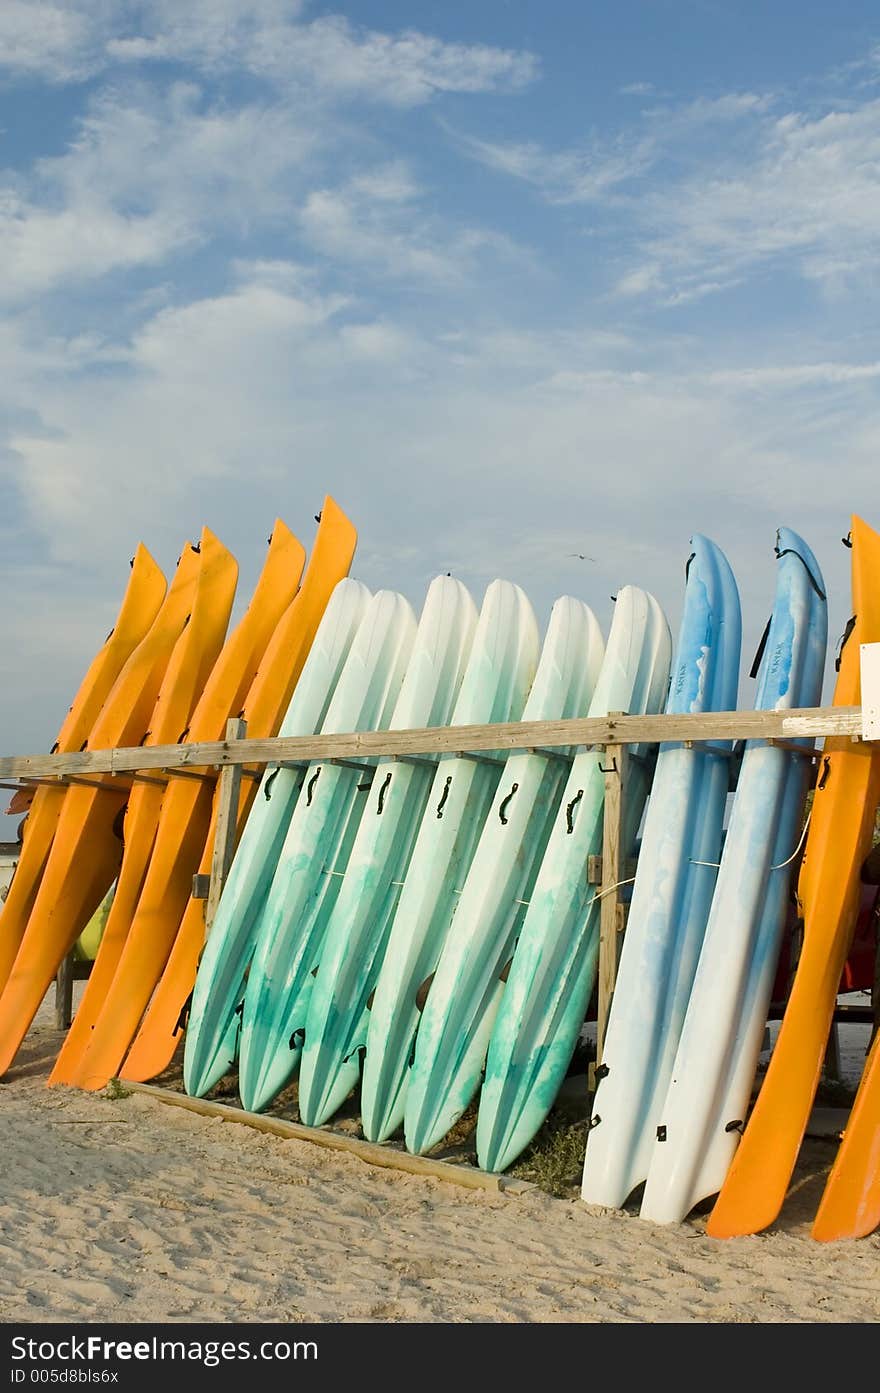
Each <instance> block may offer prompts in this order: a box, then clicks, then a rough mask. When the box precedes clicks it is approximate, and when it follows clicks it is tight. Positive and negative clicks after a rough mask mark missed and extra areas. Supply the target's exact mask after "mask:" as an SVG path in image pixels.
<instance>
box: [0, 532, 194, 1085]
mask: <svg viewBox="0 0 880 1393" xmlns="http://www.w3.org/2000/svg"><path fill="white" fill-rule="evenodd" d="M200 563H201V559H200V557H199V554H198V552H197V551H196V550H195V549H194V548H193V547H192V546H191V545H190V544H189V543H187V544H186V546H185V547H184V550H183V553H182V555H181V557H180V560H179V561H178V564H177V568H176V571H175V575H174V579H173V581H172V583H171V586H170V587H169V590H168V593H167V595H166V596H165V600H164V601H163V604H162V607H161V609H160V610H159V612H158V614H157V616H156V618H155V620H154V621H153V623H152V625H151V626H150V629H149V631H148V633H147V634H146V636H145V637H144V638H143V639H142V640H141V642H140V643H139V644H138V646H137V648H136V649H135V650H134V652H133V653H132V654H131V656H130V658H129V659H128V661H127V663H126V664H125V665H124V667H123V669H122V671H121V672H120V674H119V676H118V678H117V679H116V682H115V683H114V685H113V689H112V691H111V692H110V695H109V696H108V697H107V700H106V702H105V703H104V706H103V707H102V709H101V713H100V715H99V717H98V719H97V721H96V722H95V724H94V725H93V727H92V730H91V733H90V735H89V740H88V747H89V748H92V749H110V748H115V747H118V746H131V745H137V744H139V743H140V742H141V740H143V739H144V737H145V735H146V732H147V729H148V727H149V721H150V716H151V714H152V711H153V707H154V706H155V704H156V698H157V697H158V695H159V687H160V685H161V683H162V679H163V677H164V675H165V669H166V668H167V666H168V663H169V660H170V658H171V653H172V650H173V648H174V645H175V643H176V642H177V640H178V638H179V637H180V634H181V633H182V631H183V629H184V626H185V625H186V622H187V619H188V617H189V613H190V610H191V608H192V602H193V598H194V596H195V590H196V583H197V580H198V573H199V567H200ZM127 798H128V786H127V785H126V784H122V786H121V788H120V789H119V791H118V792H117V791H116V788H115V786H114V782H113V780H112V779H108V778H107V777H106V776H101V775H98V776H96V778H95V780H93V781H92V782H90V783H88V784H86V783H76V784H71V785H70V786H69V787H68V788H67V791H66V793H65V796H64V803H63V806H62V808H61V813H60V815H59V818H58V823H57V826H56V829H55V836H54V839H53V841H52V847H51V850H50V852H49V856H48V858H47V861H46V865H45V869H44V871H43V876H42V879H41V881H40V887H39V890H38V891H37V895H36V898H35V900H34V905H33V908H32V910H31V913H30V915H29V917H28V921H27V927H26V928H25V931H24V934H23V936H22V940H21V944H20V946H19V949H18V953H17V954H16V957H15V961H14V963H13V965H12V968H11V971H10V973H9V977H8V979H7V981H6V985H5V986H4V988H3V992H2V995H0V1073H5V1071H6V1070H7V1069H8V1068H9V1066H10V1064H11V1063H12V1061H13V1059H14V1058H15V1055H16V1053H17V1052H18V1047H19V1045H20V1044H21V1042H22V1040H23V1039H24V1037H25V1035H26V1033H27V1030H28V1027H29V1026H30V1023H31V1021H32V1020H33V1018H34V1016H35V1015H36V1012H37V1010H38V1008H39V1005H40V1002H41V1001H42V1000H43V997H44V996H45V994H46V991H47V989H48V987H49V984H50V983H51V981H52V978H53V977H54V975H55V973H56V972H57V971H58V966H59V964H60V963H61V961H62V959H63V958H64V956H65V954H67V953H68V952H69V951H70V949H71V947H72V946H73V944H74V942H75V941H76V939H77V937H78V936H79V934H80V933H81V932H82V930H83V929H84V928H85V926H86V924H87V923H88V922H89V919H90V918H91V916H92V915H93V914H94V912H95V910H96V909H97V908H98V905H99V904H100V903H101V900H102V899H103V898H104V896H105V895H106V893H107V891H108V890H109V888H110V886H111V885H112V883H113V880H114V879H115V877H116V873H117V871H118V869H119V862H120V859H121V853H122V844H121V841H120V840H119V838H118V836H116V835H115V834H114V826H115V823H116V820H117V818H118V817H119V815H120V814H121V812H122V809H123V808H124V807H125V804H126V801H127Z"/></svg>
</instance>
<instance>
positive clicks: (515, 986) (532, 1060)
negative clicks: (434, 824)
mask: <svg viewBox="0 0 880 1393" xmlns="http://www.w3.org/2000/svg"><path fill="white" fill-rule="evenodd" d="M671 650H672V642H671V636H670V633H669V626H668V624H667V622H666V618H665V616H664V615H663V612H662V610H661V609H660V606H659V605H658V603H657V601H656V600H655V599H654V598H653V596H652V595H649V594H648V593H647V592H646V591H644V590H639V589H638V588H636V587H635V586H629V585H628V586H624V587H623V588H622V589H621V590H620V591H619V592H618V595H617V602H616V605H615V610H614V619H613V622H612V625H611V632H610V634H609V636H608V648H607V651H606V654H605V661H604V663H603V664H602V671H601V674H600V676H599V681H598V683H597V685H596V690H595V693H594V696H593V700H592V702H591V704H590V711H589V714H590V715H591V716H603V715H606V714H607V713H608V712H609V711H624V712H627V713H628V714H630V715H637V714H642V713H654V712H657V711H660V710H662V708H663V704H664V702H665V700H666V694H667V690H668V686H669V668H670V661H671ZM634 753H635V758H634V759H631V760H630V766H629V768H630V774H629V777H628V780H627V785H626V796H625V803H624V807H625V823H626V825H625V841H626V843H627V845H628V849H629V850H630V851H631V850H632V849H633V847H634V843H635V838H636V833H637V831H638V826H639V822H640V821H641V816H642V811H643V808H644V804H645V799H646V796H647V793H648V787H649V783H650V766H649V765H648V764H646V763H645V761H644V759H642V758H641V757H640V751H639V750H638V749H637V750H636V751H635V752H634ZM603 759H604V756H603V754H602V753H601V752H600V751H595V750H584V751H582V752H581V753H580V754H578V755H577V757H576V758H575V760H574V762H573V764H572V767H571V772H570V774H569V777H568V780H567V782H566V785H565V789H564V791H563V793H562V796H561V798H560V800H559V804H558V807H557V810H556V815H555V819H554V822H553V828H552V832H551V834H550V839H549V842H548V845H547V850H546V853H545V855H544V859H543V861H542V863H541V868H540V872H539V874H538V877H537V880H536V883H535V885H534V887H533V889H532V892H531V895H530V896H529V900H530V903H529V906H528V909H527V911H526V915H525V920H524V922H523V926H522V932H521V933H520V937H519V942H518V943H517V945H516V949H515V951H514V952H513V955H512V956H513V960H512V962H511V964H510V970H509V973H508V975H507V983H506V985H505V986H503V987H501V986H500V985H499V988H498V991H499V993H503V995H502V997H501V1004H500V1009H499V1011H498V1014H497V1017H496V1019H495V1022H494V1028H493V1031H492V1037H491V1040H490V1043H489V1049H488V1055H487V1058H486V1076H485V1079H484V1082H483V1088H482V1093H481V1095H480V1108H479V1114H478V1117H477V1156H478V1159H479V1162H480V1165H481V1166H482V1167H483V1168H484V1169H486V1170H503V1169H504V1168H505V1167H506V1166H507V1165H509V1164H510V1162H511V1161H512V1160H513V1159H514V1157H515V1156H517V1155H518V1154H519V1152H520V1151H521V1150H522V1149H523V1147H524V1146H526V1145H527V1144H528V1142H529V1141H530V1140H531V1139H532V1137H533V1136H534V1134H535V1132H536V1131H537V1130H538V1127H539V1126H540V1125H541V1123H542V1122H543V1120H544V1118H545V1117H546V1115H547V1113H548V1112H549V1110H550V1107H551V1105H552V1103H553V1101H554V1099H555V1097H556V1094H557V1092H558V1090H559V1086H560V1084H561V1083H562V1080H563V1078H564V1077H565V1071H566V1069H567V1067H568V1064H569V1062H570V1060H571V1057H572V1054H573V1053H574V1049H575V1045H576V1044H577V1037H578V1033H579V1031H580V1029H581V1027H582V1025H583V1022H584V1017H585V1015H586V1011H587V1006H588V1005H589V1000H590V995H591V993H592V989H593V984H594V981H595V975H596V961H597V955H598V938H599V904H598V901H597V899H596V890H595V887H593V886H591V885H589V884H588V883H587V876H586V867H587V859H588V857H589V856H591V855H596V854H598V853H599V852H600V851H601V850H602V830H603V818H604V806H605V776H604V774H603V772H602V766H603Z"/></svg>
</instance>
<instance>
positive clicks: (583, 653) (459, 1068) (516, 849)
mask: <svg viewBox="0 0 880 1393" xmlns="http://www.w3.org/2000/svg"><path fill="white" fill-rule="evenodd" d="M603 650H604V642H603V639H602V634H601V630H600V628H599V625H598V623H597V621H596V618H595V616H594V614H593V613H592V611H591V610H590V609H589V608H588V607H587V606H586V605H585V604H583V603H582V602H581V601H579V600H574V599H572V598H571V597H570V596H563V597H562V598H561V599H560V600H557V602H556V604H555V605H554V606H553V610H552V613H551V616H550V623H549V625H548V628H547V635H546V637H545V640H544V645H543V648H542V650H541V660H540V663H539V665H538V671H537V674H536V676H535V681H534V685H533V687H532V690H531V692H530V693H529V699H528V701H527V702H526V706H525V710H524V711H523V720H524V721H529V720H534V721H539V720H557V719H566V718H570V717H574V716H582V715H583V714H584V713H585V712H586V710H587V708H588V706H589V704H590V699H591V697H592V695H593V690H594V688H595V685H596V680H597V677H598V675H599V669H600V666H601V663H602V657H603ZM566 754H570V752H566V751H564V750H558V751H555V752H552V753H551V754H546V753H544V752H542V751H539V750H524V751H518V752H516V753H515V754H511V755H510V756H509V757H508V759H507V760H506V762H505V765H504V769H503V772H502V775H501V781H500V783H499V785H498V788H497V790H496V793H495V798H494V800H493V803H492V807H491V808H490V810H489V814H488V817H487V818H486V821H485V824H484V826H483V830H482V832H481V834H480V840H479V843H478V845H477V849H476V852H475V853H474V858H473V861H472V862H471V865H470V869H469V871H468V874H467V877H466V879H465V882H464V886H463V888H462V892H461V896H460V898H459V902H458V907H457V909H456V911H455V915H454V917H453V920H452V923H451V925H450V928H449V932H448V934H447V936H446V942H445V944H444V946H443V951H442V953H441V955H440V959H439V962H438V964H437V970H436V973H435V975H434V980H433V982H432V983H431V986H430V990H429V991H428V993H427V999H426V1002H425V1007H424V1010H423V1012H422V1018H421V1021H420V1022H419V1028H418V1033H417V1035H416V1045H415V1054H414V1057H413V1064H412V1071H411V1076H410V1082H409V1089H408V1093H407V1100H406V1111H405V1116H404V1135H405V1138H406V1145H407V1148H408V1149H409V1150H410V1151H412V1152H416V1153H421V1152H425V1151H429V1150H430V1149H431V1147H433V1146H435V1145H436V1144H437V1143H438V1142H439V1141H441V1140H442V1138H443V1137H444V1136H445V1135H446V1133H447V1132H448V1131H449V1129H450V1127H452V1126H453V1124H454V1123H455V1122H456V1121H457V1120H458V1118H459V1117H461V1115H462V1113H463V1112H464V1110H465V1108H466V1107H467V1106H468V1104H469V1103H470V1101H471V1099H472V1098H473V1097H474V1094H475V1093H476V1092H477V1090H478V1088H479V1086H480V1079H481V1075H482V1069H483V1063H484V1061H485V1058H486V1048H487V1046H488V1043H489V1033H490V1031H491V1029H492V1021H493V1019H494V1016H495V1012H496V1010H497V1007H498V1000H499V997H500V993H501V991H502V990H503V982H502V980H501V973H502V971H503V969H504V966H505V964H506V963H507V962H508V961H509V960H510V956H511V954H512V952H513V945H514V943H515V941H516V938H517V935H518V933H519V927H520V924H521V923H522V918H523V912H524V907H525V902H526V901H527V900H528V898H529V895H530V893H531V889H532V885H533V883H534V878H535V875H536V874H537V870H538V867H539V865H540V863H541V858H542V856H543V854H544V848H545V846H546V844H547V837H548V835H549V830H550V826H551V823H552V819H553V817H554V814H555V812H556V807H557V803H558V801H559V794H560V791H561V789H562V785H563V784H564V782H565V777H566V774H567V773H568V762H567V760H566V759H565V758H562V759H560V758H559V756H560V755H563V756H565V755H566Z"/></svg>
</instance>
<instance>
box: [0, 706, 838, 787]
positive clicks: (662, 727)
mask: <svg viewBox="0 0 880 1393" xmlns="http://www.w3.org/2000/svg"><path fill="white" fill-rule="evenodd" d="M861 728H862V725H861V707H858V706H824V707H807V708H805V709H802V710H795V711H707V712H702V713H700V714H699V715H694V716H666V715H660V716H595V717H583V718H575V719H573V720H564V721H507V722H504V723H502V724H496V725H472V726H431V727H426V728H425V729H422V730H369V731H353V732H351V733H350V734H342V735H298V736H276V737H275V738H274V739H266V740H261V739H255V740H216V741H211V742H209V743H198V744H191V745H151V746H142V745H138V746H136V747H134V748H131V749H129V748H125V749H115V750H82V751H76V752H71V753H69V754H56V755H46V754H39V755H9V756H6V757H5V758H0V779H33V778H46V777H52V776H57V775H67V776H70V775H81V774H114V775H118V774H131V773H132V772H133V771H144V770H148V769H168V770H175V769H178V770H180V769H186V768H192V769H198V770H199V771H200V772H202V773H205V772H207V771H208V770H209V769H212V768H214V769H222V768H224V767H225V766H227V765H230V764H254V765H258V766H260V765H274V764H279V763H286V762H288V761H291V760H296V761H312V760H322V759H325V760H331V759H355V760H375V759H380V758H382V757H383V756H385V757H388V756H398V757H399V756H401V755H426V754H434V755H444V754H445V755H452V754H461V753H473V752H475V751H488V750H491V751H500V752H501V753H502V754H508V753H511V752H513V751H515V750H527V749H531V748H534V747H535V746H543V745H548V746H559V745H574V746H603V745H607V744H623V745H632V744H657V743H660V742H663V743H667V742H668V743H679V742H682V741H685V740H691V741H694V742H697V741H719V740H725V741H726V740H761V739H764V740H766V739H771V738H775V739H800V740H803V739H811V740H812V739H820V738H822V737H824V736H827V735H838V736H849V737H851V738H852V739H859V738H860V735H861Z"/></svg>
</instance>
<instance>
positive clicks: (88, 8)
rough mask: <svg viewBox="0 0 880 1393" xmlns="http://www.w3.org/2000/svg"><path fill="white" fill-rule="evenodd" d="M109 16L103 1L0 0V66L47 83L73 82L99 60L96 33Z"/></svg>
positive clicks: (90, 69) (86, 75)
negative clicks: (36, 1) (0, 1)
mask: <svg viewBox="0 0 880 1393" xmlns="http://www.w3.org/2000/svg"><path fill="white" fill-rule="evenodd" d="M109 18H110V6H109V4H108V3H107V0H88V3H79V4H77V3H70V2H69V0H68V3H58V4H51V3H46V4H39V5H35V4H34V3H33V0H3V4H2V6H0V71H2V70H3V69H6V70H7V71H8V72H13V73H18V74H21V75H22V76H27V77H41V78H44V79H46V80H47V81H49V82H74V81H80V80H82V79H84V78H87V77H89V76H90V75H91V74H92V73H93V72H95V71H96V70H97V69H98V68H99V67H100V65H101V58H100V51H99V50H100V34H101V32H102V30H103V29H104V27H105V25H106V24H107V23H108V21H109Z"/></svg>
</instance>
